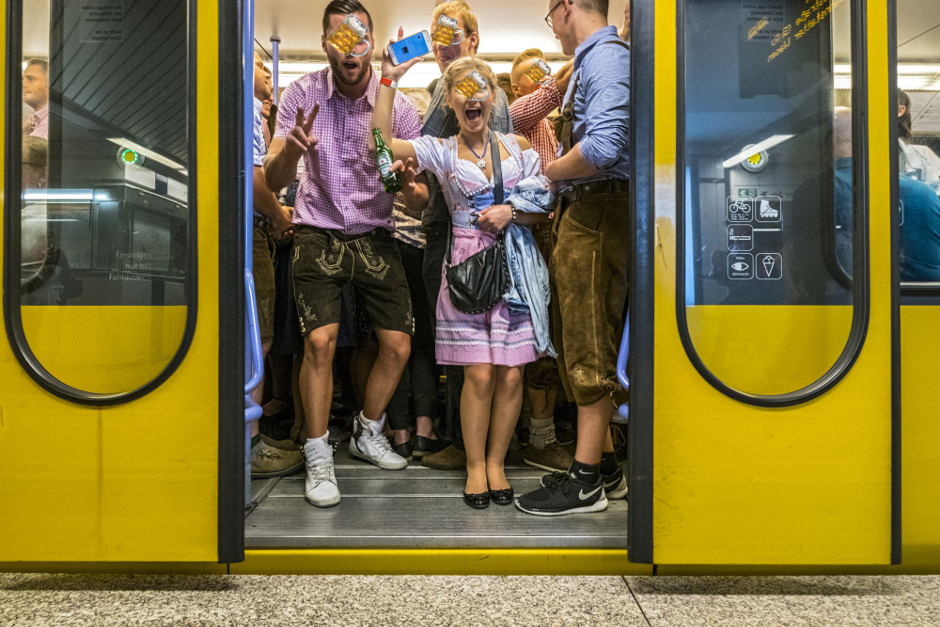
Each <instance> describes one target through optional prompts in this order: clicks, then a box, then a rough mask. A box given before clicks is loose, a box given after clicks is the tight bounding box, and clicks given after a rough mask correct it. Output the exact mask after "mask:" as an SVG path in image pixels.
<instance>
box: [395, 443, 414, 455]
mask: <svg viewBox="0 0 940 627" xmlns="http://www.w3.org/2000/svg"><path fill="white" fill-rule="evenodd" d="M392 442H394V440H392ZM392 450H393V451H395V452H396V453H398V454H399V455H401V456H402V457H404V458H405V459H407V460H411V458H412V456H413V455H414V449H413V448H412V446H411V441H410V440H409V441H408V442H405V443H403V444H394V445H392Z"/></svg>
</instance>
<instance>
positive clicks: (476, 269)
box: [447, 132, 510, 314]
mask: <svg viewBox="0 0 940 627" xmlns="http://www.w3.org/2000/svg"><path fill="white" fill-rule="evenodd" d="M497 141H498V140H497V139H496V133H495V132H494V133H493V134H492V135H491V136H490V154H491V155H493V179H494V182H495V185H494V187H493V201H494V204H496V205H501V204H503V169H502V165H501V163H500V161H501V158H500V154H499V144H498V143H497ZM453 249H454V231H453V228H451V230H450V235H449V241H448V245H447V287H448V291H449V292H450V302H452V303H453V304H454V307H456V308H457V309H458V310H460V311H462V312H463V313H468V314H478V313H483V312H484V311H489V310H490V309H492V308H493V307H495V306H496V305H497V304H499V302H500V301H501V300H502V299H503V295H504V294H505V293H506V292H507V291H508V290H509V284H510V278H509V262H508V261H507V259H506V239H505V235H504V234H503V233H502V232H500V234H499V235H497V236H496V241H495V242H493V243H492V244H491V245H490V246H487V247H486V248H484V249H483V250H481V251H480V252H478V253H475V254H473V255H471V256H470V257H467V258H466V259H464V260H463V261H462V262H460V263H458V264H457V265H451V262H450V260H451V254H452V253H453Z"/></svg>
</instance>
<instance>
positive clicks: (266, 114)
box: [261, 65, 277, 147]
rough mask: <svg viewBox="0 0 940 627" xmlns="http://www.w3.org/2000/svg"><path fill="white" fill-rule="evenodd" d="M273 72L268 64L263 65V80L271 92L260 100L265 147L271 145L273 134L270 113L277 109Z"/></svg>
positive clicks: (274, 112)
mask: <svg viewBox="0 0 940 627" xmlns="http://www.w3.org/2000/svg"><path fill="white" fill-rule="evenodd" d="M272 79H273V74H272V72H271V70H270V69H268V66H266V65H265V66H264V82H265V83H267V85H268V91H270V92H271V97H270V98H268V99H267V100H263V101H262V102H261V118H262V119H263V120H264V124H263V125H262V126H261V130H262V132H263V133H264V145H265V147H267V146H270V145H271V137H272V136H273V135H274V131H273V130H272V129H273V127H274V120H273V118H272V114H276V113H277V111H276V110H275V107H274V83H273V80H272Z"/></svg>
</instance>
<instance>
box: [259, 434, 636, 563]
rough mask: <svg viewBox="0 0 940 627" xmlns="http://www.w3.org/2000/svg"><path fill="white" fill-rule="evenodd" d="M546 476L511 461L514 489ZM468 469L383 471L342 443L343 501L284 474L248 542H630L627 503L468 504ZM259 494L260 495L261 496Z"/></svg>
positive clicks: (445, 545) (609, 545)
mask: <svg viewBox="0 0 940 627" xmlns="http://www.w3.org/2000/svg"><path fill="white" fill-rule="evenodd" d="M544 474H545V472H544V471H541V470H539V469H537V468H531V467H529V466H511V467H509V466H507V468H506V475H507V476H508V478H509V480H510V481H511V482H512V485H513V488H515V491H516V494H523V493H525V492H527V491H529V490H533V489H535V488H537V487H538V484H539V478H540V477H542V476H543V475H544ZM464 477H465V473H464V472H463V471H459V470H455V471H438V470H431V469H429V468H425V467H423V466H421V465H420V462H411V465H409V467H408V468H407V469H405V470H400V471H388V470H381V469H379V468H376V467H374V466H372V465H370V464H367V463H365V462H360V461H359V460H352V459H350V458H349V454H348V452H347V451H346V447H345V446H342V447H340V449H339V450H338V451H337V453H336V478H337V481H338V482H339V486H340V491H341V492H342V498H343V500H342V502H341V503H340V504H339V505H337V506H336V507H330V508H325V509H321V508H316V507H313V506H312V505H310V504H309V503H307V501H306V500H305V499H304V493H303V486H304V475H303V474H302V473H301V474H295V475H292V476H290V477H282V478H281V479H280V480H278V481H277V483H276V484H275V485H273V487H271V486H270V485H265V488H270V492H268V493H267V495H266V496H264V497H262V498H263V500H262V501H261V502H260V503H259V504H258V505H257V507H256V508H255V509H254V510H253V511H252V512H251V513H250V514H249V515H248V517H247V518H246V520H245V546H246V548H254V549H259V548H266V549H270V548H326V547H332V548H335V547H411V548H414V547H427V548H432V547H433V548H457V547H460V548H469V547H503V548H513V547H527V548H534V547H539V548H551V547H568V548H576V547H583V548H615V549H625V548H626V546H627V503H626V501H610V506H609V507H608V509H607V511H606V512H604V513H602V514H582V515H578V514H575V515H570V516H558V517H541V516H530V515H527V514H524V513H522V512H521V511H519V510H518V509H517V508H516V507H515V506H513V505H510V506H506V507H500V506H498V505H495V504H491V505H490V507H489V508H488V509H485V510H474V509H471V508H469V507H467V506H466V505H465V504H464V502H463V499H462V498H461V495H462V493H463V486H464ZM259 496H260V495H259Z"/></svg>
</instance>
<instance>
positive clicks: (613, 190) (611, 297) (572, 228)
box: [516, 0, 631, 516]
mask: <svg viewBox="0 0 940 627" xmlns="http://www.w3.org/2000/svg"><path fill="white" fill-rule="evenodd" d="M607 9H608V0H550V2H549V4H548V10H549V13H548V15H547V16H546V17H545V21H546V23H548V25H549V26H550V27H551V28H552V31H554V33H555V37H557V38H558V40H559V41H560V42H561V47H562V51H563V52H564V53H565V54H574V74H573V77H572V79H571V82H570V83H569V85H568V91H567V93H566V94H565V100H564V103H563V105H562V115H561V118H560V119H559V122H560V124H559V123H557V122H556V132H557V134H558V140H559V144H560V146H559V158H558V159H557V160H556V161H555V162H553V163H552V164H551V165H550V166H548V168H547V169H546V171H545V175H546V176H547V177H548V179H549V180H550V181H552V182H553V184H555V185H556V186H557V188H558V191H559V196H560V201H559V203H560V204H559V206H558V210H557V211H556V212H555V225H554V229H555V232H556V233H557V242H556V244H555V250H554V253H553V254H552V259H551V263H550V265H549V270H550V275H551V283H552V314H553V320H552V327H553V329H552V330H553V333H552V335H553V337H552V340H553V342H554V344H555V348H556V349H557V350H558V368H559V374H560V375H561V380H562V384H563V385H564V387H565V392H566V393H567V394H568V397H569V398H573V399H574V400H575V402H576V403H577V405H578V443H577V449H576V451H575V459H574V463H573V464H572V465H571V468H570V469H569V470H568V472H567V473H559V474H556V475H552V476H550V477H546V478H543V480H542V483H543V487H542V488H540V489H538V490H535V491H533V492H530V493H528V494H525V495H523V496H521V497H520V498H519V500H518V501H517V502H516V505H517V506H518V507H519V509H521V510H522V511H524V512H527V513H529V514H536V515H540V516H559V515H563V514H573V513H577V512H582V513H584V512H600V511H603V510H605V509H607V500H608V498H624V497H625V496H626V493H627V483H626V478H625V477H624V475H623V471H622V469H621V468H620V465H619V464H618V463H617V457H616V455H615V454H614V449H613V443H612V442H611V440H610V418H611V415H612V414H613V412H614V410H615V408H616V407H617V405H619V404H620V403H622V402H624V401H625V400H626V393H625V391H624V390H623V388H622V387H621V386H620V383H619V382H618V380H617V350H618V347H619V345H620V337H621V334H622V333H623V310H624V304H625V302H626V297H627V268H628V266H629V245H630V241H631V238H630V235H629V224H630V221H629V176H630V154H629V149H630V48H629V46H627V44H625V43H624V42H623V41H621V40H620V39H619V38H618V36H617V29H616V27H614V26H610V25H608V23H607Z"/></svg>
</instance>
